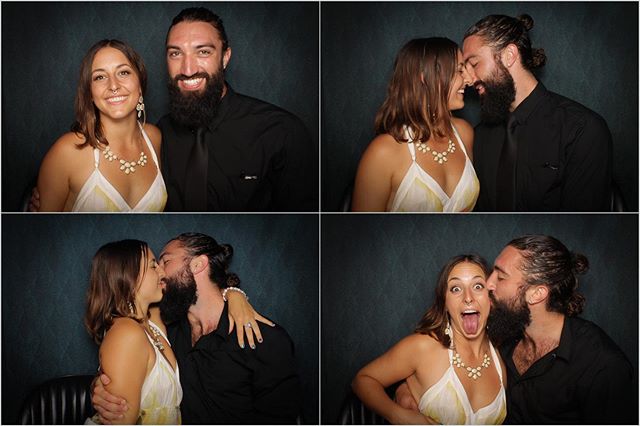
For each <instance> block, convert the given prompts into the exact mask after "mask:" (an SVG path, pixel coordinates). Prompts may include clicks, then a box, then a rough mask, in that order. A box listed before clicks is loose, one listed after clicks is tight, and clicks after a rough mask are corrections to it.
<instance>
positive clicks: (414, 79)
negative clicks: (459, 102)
mask: <svg viewBox="0 0 640 426" xmlns="http://www.w3.org/2000/svg"><path fill="white" fill-rule="evenodd" d="M458 50H459V48H458V45H457V44H456V43H455V42H453V41H451V40H449V39H447V38H442V37H432V38H418V39H413V40H411V41H409V42H408V43H407V44H405V45H404V46H403V47H402V49H400V52H399V53H398V56H397V57H396V61H395V64H394V67H393V75H392V77H391V81H390V82H389V86H388V89H387V98H386V99H385V100H384V103H383V104H382V106H381V107H380V109H379V110H378V113H377V115H376V119H375V133H376V134H377V135H379V134H383V133H388V134H390V135H391V136H392V137H393V138H394V139H395V140H396V141H397V142H408V140H407V137H406V136H405V133H404V126H405V125H406V126H408V127H409V128H410V129H411V132H412V134H411V135H410V136H411V137H410V139H411V140H415V141H417V140H421V141H423V142H426V141H427V140H428V139H429V138H430V137H431V135H432V134H433V135H435V136H437V137H445V136H452V135H451V111H450V110H449V91H450V88H451V82H452V80H453V78H454V76H455V73H456V72H457V68H458V65H457V64H458Z"/></svg>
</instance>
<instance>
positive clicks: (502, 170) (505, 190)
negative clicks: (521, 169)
mask: <svg viewBox="0 0 640 426" xmlns="http://www.w3.org/2000/svg"><path fill="white" fill-rule="evenodd" d="M517 125H518V121H517V120H516V117H515V115H513V114H510V115H509V121H508V122H507V137H506V140H505V141H504V144H503V145H502V152H501V153H500V162H499V163H498V173H497V179H498V180H497V182H496V190H497V193H496V207H497V210H498V211H514V210H515V209H516V203H515V200H516V159H517V156H518V144H517V140H516V126H517Z"/></svg>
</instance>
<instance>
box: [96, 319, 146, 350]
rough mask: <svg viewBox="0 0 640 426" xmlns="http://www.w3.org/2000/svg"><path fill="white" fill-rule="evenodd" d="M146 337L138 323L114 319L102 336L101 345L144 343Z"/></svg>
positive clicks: (132, 320)
mask: <svg viewBox="0 0 640 426" xmlns="http://www.w3.org/2000/svg"><path fill="white" fill-rule="evenodd" d="M146 339H147V337H146V335H145V332H144V330H143V329H142V327H141V326H140V323H139V322H137V321H136V320H134V319H132V318H116V319H114V320H113V325H112V326H111V328H109V331H107V333H106V334H105V336H104V339H103V341H102V344H103V345H110V344H118V345H121V344H125V345H129V344H132V345H136V344H141V343H146Z"/></svg>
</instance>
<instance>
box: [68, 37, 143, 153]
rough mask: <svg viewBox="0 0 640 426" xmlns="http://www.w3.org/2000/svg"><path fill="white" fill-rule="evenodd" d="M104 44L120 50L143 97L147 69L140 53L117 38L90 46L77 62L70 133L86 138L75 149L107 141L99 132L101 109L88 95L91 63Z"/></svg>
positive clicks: (100, 130)
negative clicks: (79, 61)
mask: <svg viewBox="0 0 640 426" xmlns="http://www.w3.org/2000/svg"><path fill="white" fill-rule="evenodd" d="M105 47H112V48H114V49H118V50H119V51H121V52H122V54H123V55H124V56H125V57H126V58H127V60H128V61H129V63H130V64H131V67H132V68H133V70H134V72H135V73H136V75H137V76H138V80H139V81H140V90H142V96H144V94H145V93H146V90H147V69H146V68H145V66H144V62H143V61H142V58H141V57H140V55H138V54H137V53H136V51H135V50H133V48H132V47H131V46H129V45H128V44H126V43H124V42H122V41H119V40H106V39H105V40H100V41H99V42H97V43H96V44H94V45H93V46H91V48H90V49H89V51H88V52H87V54H86V55H84V58H83V59H82V63H81V65H80V77H79V79H78V90H77V91H76V99H75V121H74V123H73V124H72V125H71V131H72V132H74V133H77V134H80V135H82V136H84V140H85V141H84V143H83V144H81V145H79V146H78V148H83V147H85V146H87V145H89V146H91V147H93V148H97V147H98V144H99V143H100V144H105V145H108V144H109V142H108V141H107V139H106V137H105V136H104V133H103V131H102V126H101V123H100V111H98V108H97V107H96V106H95V104H94V103H93V96H92V94H91V83H92V81H93V77H92V72H91V67H92V65H93V59H94V58H95V56H96V53H98V51H99V50H100V49H102V48H105Z"/></svg>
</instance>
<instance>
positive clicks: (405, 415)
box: [389, 408, 440, 425]
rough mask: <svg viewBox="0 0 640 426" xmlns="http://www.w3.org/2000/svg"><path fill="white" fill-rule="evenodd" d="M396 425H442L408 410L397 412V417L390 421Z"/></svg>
mask: <svg viewBox="0 0 640 426" xmlns="http://www.w3.org/2000/svg"><path fill="white" fill-rule="evenodd" d="M389 420H390V423H392V424H394V425H437V424H440V423H438V422H436V421H435V420H433V419H432V418H431V417H427V416H425V415H423V414H421V413H419V412H417V411H413V410H407V409H406V408H403V409H399V410H396V416H395V417H394V418H393V419H389Z"/></svg>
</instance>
